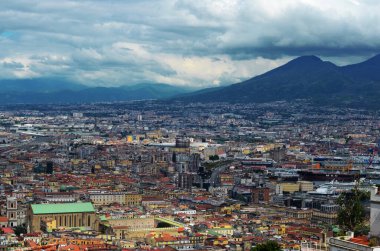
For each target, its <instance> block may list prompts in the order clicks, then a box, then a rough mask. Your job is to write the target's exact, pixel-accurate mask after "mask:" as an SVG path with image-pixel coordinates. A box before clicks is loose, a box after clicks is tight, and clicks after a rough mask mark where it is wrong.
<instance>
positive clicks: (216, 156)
mask: <svg viewBox="0 0 380 251" xmlns="http://www.w3.org/2000/svg"><path fill="white" fill-rule="evenodd" d="M209 159H210V160H212V161H215V160H219V155H216V154H215V155H211V156H210V157H209Z"/></svg>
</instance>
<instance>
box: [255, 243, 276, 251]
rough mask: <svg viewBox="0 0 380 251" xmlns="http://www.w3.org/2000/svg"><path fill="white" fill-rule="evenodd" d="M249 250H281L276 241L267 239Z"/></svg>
mask: <svg viewBox="0 0 380 251" xmlns="http://www.w3.org/2000/svg"><path fill="white" fill-rule="evenodd" d="M251 251H281V246H280V244H278V243H277V242H276V241H267V242H265V243H261V244H258V245H256V247H253V248H252V249H251Z"/></svg>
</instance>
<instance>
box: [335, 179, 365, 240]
mask: <svg viewBox="0 0 380 251" xmlns="http://www.w3.org/2000/svg"><path fill="white" fill-rule="evenodd" d="M369 196H370V195H369V193H368V192H364V191H361V190H360V189H359V183H358V185H356V186H355V188H354V189H352V191H350V192H345V193H342V194H341V195H340V196H339V198H338V200H337V202H338V205H339V206H340V209H339V211H338V224H339V225H340V226H341V227H342V228H343V229H344V230H345V231H348V230H350V231H353V230H354V231H355V230H356V231H357V232H358V233H360V234H365V232H366V231H367V230H366V229H367V228H366V226H365V220H366V214H365V210H364V206H363V202H364V201H366V200H369Z"/></svg>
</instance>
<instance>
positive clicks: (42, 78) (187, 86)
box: [0, 53, 380, 91]
mask: <svg viewBox="0 0 380 251" xmlns="http://www.w3.org/2000/svg"><path fill="white" fill-rule="evenodd" d="M308 56H310V57H311V56H314V57H317V58H319V59H321V60H322V61H323V62H330V63H333V64H335V65H336V66H339V67H342V66H348V65H352V64H357V63H361V62H365V61H367V60H369V59H371V58H373V57H376V56H380V53H379V54H374V55H372V56H370V57H369V58H366V59H362V60H360V61H358V62H352V63H349V64H337V63H335V62H333V61H330V60H328V59H324V58H322V57H319V56H317V55H301V56H298V57H294V58H291V59H289V61H286V62H284V63H283V64H281V65H279V66H277V67H275V68H271V69H268V70H267V71H265V72H262V73H259V74H256V75H254V76H251V77H248V78H246V79H242V80H240V81H239V82H236V83H224V84H223V85H218V86H202V87H197V86H195V87H194V86H191V85H176V84H170V83H158V82H141V83H125V84H118V85H107V84H105V85H94V84H92V83H81V82H75V81H71V80H70V79H64V78H61V79H56V78H54V77H35V78H0V85H1V81H17V80H20V81H22V80H26V81H27V80H45V81H46V80H52V81H57V80H59V81H62V82H67V83H71V84H75V85H82V86H85V87H88V88H92V87H106V88H119V87H133V86H139V85H168V86H173V87H178V88H182V89H184V90H189V91H198V90H203V89H207V88H212V87H226V86H229V85H233V84H238V83H241V82H244V81H246V80H249V79H251V78H254V77H257V76H259V75H262V74H265V73H266V72H269V71H271V70H274V69H276V68H278V67H281V66H283V65H285V64H287V63H289V62H291V61H293V60H295V59H298V58H302V57H308Z"/></svg>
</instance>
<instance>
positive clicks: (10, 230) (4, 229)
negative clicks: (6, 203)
mask: <svg viewBox="0 0 380 251" xmlns="http://www.w3.org/2000/svg"><path fill="white" fill-rule="evenodd" d="M1 230H3V232H4V234H14V233H15V232H14V231H13V229H12V228H10V227H3V228H2V229H1Z"/></svg>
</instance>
